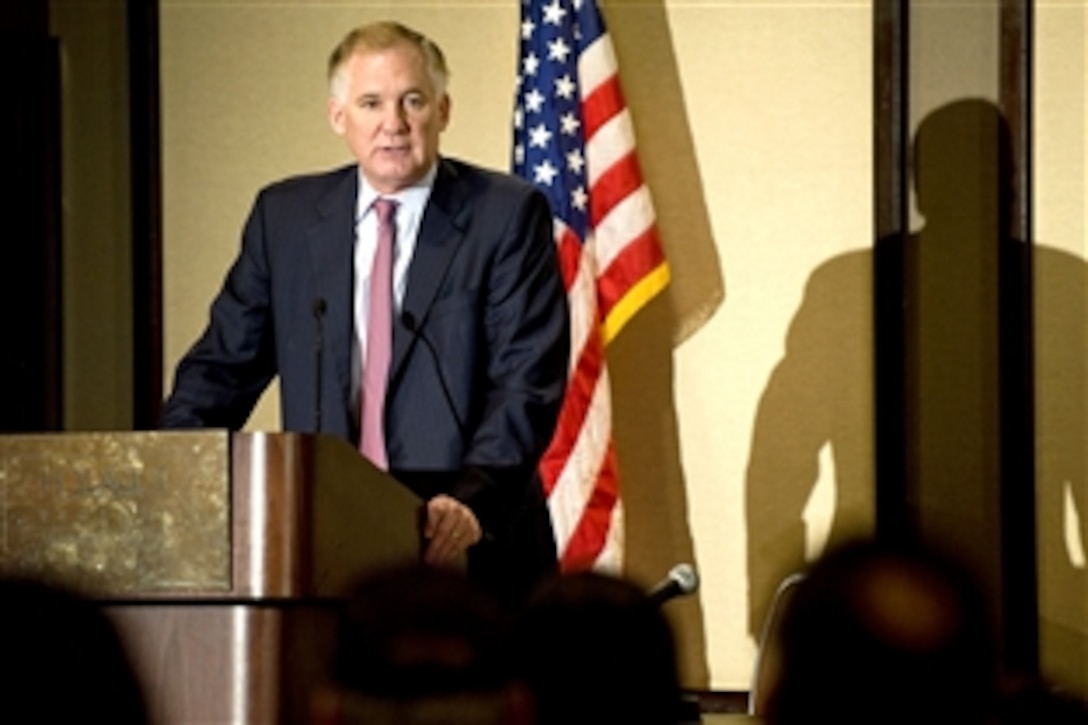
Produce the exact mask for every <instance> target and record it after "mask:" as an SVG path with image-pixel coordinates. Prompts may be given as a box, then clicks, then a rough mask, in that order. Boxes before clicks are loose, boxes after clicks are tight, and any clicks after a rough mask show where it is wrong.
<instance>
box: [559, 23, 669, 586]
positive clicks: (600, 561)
mask: <svg viewBox="0 0 1088 725" xmlns="http://www.w3.org/2000/svg"><path fill="white" fill-rule="evenodd" d="M578 72H579V81H580V88H581V94H582V110H583V121H584V124H585V126H584V129H585V138H586V171H587V174H588V179H589V183H590V188H589V199H590V201H589V203H590V220H591V222H590V228H591V232H590V234H589V238H588V239H585V240H582V241H581V242H580V241H579V240H578V239H577V237H576V236H575V234H574V233H573V232H572V231H571V230H570V229H569V228H567V227H566V226H565V225H564V224H563V223H562V222H561V221H559V220H558V219H557V220H556V244H557V245H558V249H559V257H560V262H561V266H562V268H563V276H564V282H565V284H566V288H567V294H568V297H569V300H570V310H571V366H570V370H571V377H570V381H569V384H568V389H567V395H566V398H565V400H564V402H563V407H562V410H561V412H560V417H559V424H558V427H557V430H556V434H555V437H554V438H553V440H552V443H551V445H550V446H549V448H548V451H547V452H546V453H545V455H544V458H543V460H542V462H541V466H540V470H541V473H542V476H543V479H544V486H545V492H546V493H547V494H548V504H549V507H550V510H551V514H552V521H553V524H554V526H555V534H556V543H557V546H558V548H559V553H560V566H561V568H562V569H563V570H564V571H574V570H580V569H597V570H604V571H612V572H617V573H618V572H620V571H622V568H623V548H624V546H623V544H624V540H623V539H624V527H623V503H622V499H621V496H620V486H619V472H618V468H617V464H616V454H615V450H614V447H613V443H612V405H611V389H610V386H609V378H608V368H607V365H606V362H605V348H606V346H607V345H608V344H609V342H611V341H612V340H613V339H614V338H615V336H616V335H617V334H618V333H619V332H620V330H621V329H622V328H623V326H624V324H626V322H627V321H628V320H629V319H630V318H631V316H632V315H633V314H634V313H635V312H637V311H638V309H639V308H641V307H642V306H643V305H644V304H645V303H646V302H648V301H649V300H650V299H651V298H652V297H653V296H654V295H656V294H657V293H658V292H660V291H661V290H662V289H664V287H665V286H666V285H667V284H668V280H669V271H668V266H667V264H666V262H665V258H664V255H663V254H662V251H661V244H660V239H659V238H658V233H657V226H656V217H655V214H654V209H653V204H652V202H651V199H650V193H649V190H648V189H647V188H646V186H645V184H643V182H642V173H641V170H640V169H639V164H638V158H637V155H636V153H635V135H634V129H633V127H632V124H631V117H630V114H629V113H628V111H627V107H626V104H625V103H624V100H623V93H622V91H621V89H620V84H619V76H618V73H617V64H616V57H615V52H614V51H613V48H612V42H611V39H610V38H609V36H608V34H607V33H605V34H603V35H601V36H600V37H599V38H598V39H597V41H596V42H594V43H593V44H592V45H591V46H590V47H589V48H587V49H586V50H585V51H584V52H583V53H582V56H581V58H580V59H579V63H578Z"/></svg>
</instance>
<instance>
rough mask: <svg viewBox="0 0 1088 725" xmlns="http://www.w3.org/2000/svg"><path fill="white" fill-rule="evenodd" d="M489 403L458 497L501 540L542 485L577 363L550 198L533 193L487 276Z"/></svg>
mask: <svg viewBox="0 0 1088 725" xmlns="http://www.w3.org/2000/svg"><path fill="white" fill-rule="evenodd" d="M484 322H485V324H484V328H485V334H486V347H487V357H486V377H487V383H486V401H485V403H484V405H483V408H482V415H481V416H480V418H479V422H478V424H477V425H476V426H475V427H474V430H473V431H472V433H471V436H470V443H469V448H468V451H467V454H466V456H465V467H464V469H463V471H462V473H461V475H460V477H459V480H458V482H457V484H456V485H455V487H454V491H453V493H454V495H455V496H456V497H457V498H459V499H461V500H463V501H465V502H466V503H468V504H469V505H470V506H471V507H472V508H473V510H474V511H475V512H476V514H477V516H478V517H479V518H480V519H481V523H482V524H483V526H484V528H485V530H487V531H489V532H491V533H495V534H498V535H501V534H502V532H503V531H504V530H505V529H506V528H507V527H508V526H509V525H510V524H511V523H512V522H511V520H510V519H511V512H512V511H515V510H516V509H517V507H518V506H521V505H524V502H525V500H526V490H525V489H526V486H527V485H532V486H536V485H537V482H536V479H535V473H536V467H537V464H538V463H539V460H540V457H541V456H542V455H543V453H544V450H545V449H546V447H547V445H548V443H549V442H550V441H551V437H552V434H553V432H554V429H555V424H556V420H557V418H558V415H559V409H560V406H561V404H562V400H563V394H564V391H565V389H566V382H567V372H568V364H569V358H570V320H569V315H568V308H567V295H566V291H565V290H564V287H563V280H562V276H561V274H560V271H559V263H558V257H557V254H556V249H555V242H554V237H553V232H552V215H551V210H550V208H549V206H548V203H547V201H546V199H545V198H544V197H543V195H541V194H540V193H539V192H537V191H535V190H533V191H531V192H530V193H527V194H526V195H525V198H524V200H523V202H522V204H521V205H520V206H519V207H518V208H516V210H515V211H514V213H512V214H511V216H510V220H509V223H508V224H507V225H506V226H505V229H504V230H503V233H502V235H501V239H500V243H499V245H498V247H497V251H496V255H495V258H494V260H493V266H492V268H491V269H490V271H489V274H488V280H487V291H486V308H485V310H484Z"/></svg>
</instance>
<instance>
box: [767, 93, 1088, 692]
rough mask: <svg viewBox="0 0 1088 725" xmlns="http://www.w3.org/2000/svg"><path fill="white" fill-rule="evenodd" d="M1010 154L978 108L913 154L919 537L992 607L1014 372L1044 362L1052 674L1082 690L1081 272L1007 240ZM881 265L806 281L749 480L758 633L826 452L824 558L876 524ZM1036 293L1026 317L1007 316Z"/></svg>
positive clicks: (969, 106) (856, 255)
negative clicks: (876, 281) (943, 553)
mask: <svg viewBox="0 0 1088 725" xmlns="http://www.w3.org/2000/svg"><path fill="white" fill-rule="evenodd" d="M1010 144H1011V142H1010V137H1009V131H1008V128H1007V125H1006V123H1005V121H1004V118H1003V117H1002V114H1001V111H1000V109H999V108H998V107H997V106H996V105H994V104H993V103H991V102H989V101H985V100H974V99H966V100H958V101H954V102H951V103H949V104H947V105H945V106H942V107H941V108H938V109H937V110H935V111H934V112H932V113H931V114H929V115H927V116H926V118H925V119H924V120H923V122H922V123H921V125H920V126H919V129H918V132H917V134H916V136H915V139H914V158H913V165H914V166H913V172H914V185H915V190H916V194H917V200H918V209H919V212H920V213H921V214H922V215H923V216H924V217H925V224H924V226H922V227H921V228H920V229H919V230H917V231H914V232H912V233H910V234H909V235H904V236H903V239H904V242H905V245H904V246H902V248H901V250H900V251H901V256H900V259H901V261H902V269H901V270H900V274H901V278H902V280H903V283H904V287H903V291H904V294H903V299H902V309H903V314H904V317H903V323H904V331H903V332H904V335H903V341H902V345H903V360H902V369H903V386H904V387H903V390H904V393H905V394H904V406H905V415H904V434H905V438H906V440H907V463H906V466H907V471H906V476H907V479H908V481H909V490H910V491H911V501H910V505H911V507H912V515H914V516H916V518H917V521H916V523H917V524H918V525H919V531H920V533H921V535H922V536H923V538H925V539H927V540H930V541H934V542H936V543H938V544H941V545H943V546H945V548H948V549H950V550H955V551H956V552H957V553H958V554H962V556H963V557H964V561H965V562H966V563H967V564H968V565H969V566H970V567H971V568H972V569H974V570H976V571H978V572H979V575H980V578H981V580H982V584H983V586H984V587H985V589H986V592H987V595H988V596H990V597H991V598H992V599H993V601H1000V599H999V587H1000V579H999V577H1000V570H999V566H1000V562H999V560H998V559H997V557H998V556H999V554H998V553H997V552H1000V551H1001V531H1000V528H999V522H1000V521H1001V518H1000V514H1001V509H1000V502H1001V491H1002V488H1001V486H1002V485H1022V484H1024V482H1023V481H1010V482H1002V481H1001V476H1002V473H1003V471H1005V470H1008V469H1007V464H1008V460H1007V459H1003V458H1002V456H1009V455H1017V451H1022V450H1023V446H1024V445H1025V441H1024V440H1022V439H1020V438H1019V437H1014V436H1012V435H1010V432H1009V430H1010V429H1009V424H1010V422H1011V423H1012V424H1013V430H1015V426H1016V425H1018V424H1019V423H1018V422H1017V421H1009V417H1010V413H1009V411H1010V408H1009V407H1007V406H1008V398H1009V397H1010V395H1012V396H1013V397H1015V396H1016V395H1017V394H1018V393H1017V392H1016V391H1015V390H1013V391H1012V392H1011V393H1010V389H1009V388H1008V387H1006V384H1007V380H1008V378H1009V377H1010V376H1015V375H1018V374H1020V373H1022V372H1023V370H1024V369H1025V368H1017V367H1016V366H1017V365H1019V364H1021V363H1020V362H1019V361H1018V360H1017V358H1020V357H1023V356H1027V357H1028V358H1029V359H1030V354H1031V352H1033V353H1034V361H1033V363H1034V380H1035V391H1034V395H1035V400H1034V403H1035V433H1036V437H1035V440H1036V442H1037V451H1038V452H1037V455H1036V506H1037V517H1036V520H1037V522H1038V524H1037V526H1038V531H1037V533H1038V553H1039V558H1038V561H1039V581H1040V600H1039V601H1040V615H1041V619H1042V624H1043V627H1042V647H1043V661H1044V666H1046V665H1047V662H1048V660H1050V661H1051V662H1052V664H1051V665H1050V666H1051V667H1053V668H1055V675H1058V674H1059V673H1064V674H1062V676H1061V677H1059V678H1058V679H1061V680H1068V678H1069V677H1076V678H1077V679H1078V680H1081V682H1080V683H1079V685H1080V687H1083V684H1084V683H1083V681H1082V680H1083V678H1084V677H1085V676H1086V675H1085V667H1084V655H1085V644H1086V639H1085V632H1086V631H1088V626H1086V614H1088V607H1085V605H1084V602H1085V574H1084V565H1083V548H1082V545H1083V542H1084V541H1085V540H1086V539H1088V537H1086V536H1085V534H1086V528H1085V516H1084V513H1088V512H1086V509H1085V504H1086V503H1088V501H1086V499H1088V495H1086V487H1088V482H1086V481H1085V475H1084V474H1085V471H1084V465H1085V463H1084V455H1083V450H1084V444H1085V441H1086V434H1088V425H1086V408H1085V405H1086V401H1085V397H1084V377H1085V373H1086V360H1088V358H1086V350H1085V323H1086V319H1085V294H1086V291H1088V272H1086V270H1088V268H1086V265H1085V262H1084V260H1082V259H1080V258H1077V257H1076V256H1075V255H1072V254H1068V253H1066V252H1063V251H1060V250H1058V249H1054V248H1050V247H1046V246H1043V245H1040V244H1034V245H1033V244H1031V243H1030V242H1029V241H1026V240H1017V239H1014V238H1012V236H1011V234H1010V230H1009V226H1008V223H1007V222H1008V216H1007V214H1008V210H1009V208H1010V201H1011V196H1010V194H1011V189H1012V174H1013V169H1012V167H1011V158H1012V156H1011V150H1010V149H1011V145H1010ZM889 243H891V244H895V243H896V242H895V241H894V240H879V241H878V245H879V244H889ZM873 262H874V258H873V254H872V252H871V251H870V250H865V251H859V252H850V253H847V254H844V255H840V256H838V257H835V258H833V259H831V260H829V261H828V262H826V263H825V264H824V265H822V266H821V267H820V268H819V269H817V270H816V271H815V272H814V273H813V275H812V277H811V278H810V280H809V282H808V285H807V287H806V290H805V294H804V299H803V301H802V304H801V307H800V309H799V310H798V311H797V313H796V315H795V317H794V319H793V321H792V324H791V326H790V330H789V333H788V337H787V341H786V353H785V356H784V357H783V358H782V360H781V361H780V362H779V364H778V365H777V366H776V368H775V369H774V371H773V372H772V375H771V377H770V379H769V381H768V383H767V387H766V389H765V390H764V393H763V396H762V398H761V400H760V405H759V409H758V412H757V419H756V425H755V432H754V436H753V441H752V449H751V457H750V460H749V466H748V474H747V482H746V499H747V501H746V502H747V521H748V570H749V587H750V589H749V626H750V631H751V632H752V633H758V631H759V628H760V625H761V623H762V621H763V619H764V617H765V615H766V610H767V606H768V603H769V600H770V597H771V595H772V594H773V592H774V591H775V587H777V585H778V582H779V581H780V580H781V579H782V578H783V577H784V576H786V575H787V574H789V573H791V572H793V571H797V570H799V569H801V568H802V567H803V566H804V564H805V561H806V550H805V543H806V529H805V523H804V521H803V518H802V512H803V510H804V508H805V505H806V503H807V501H808V499H809V497H810V495H811V493H812V490H813V488H814V486H815V485H816V483H817V481H818V477H819V476H820V470H819V461H820V453H821V451H822V450H823V449H824V448H825V447H826V448H828V449H829V451H830V458H829V460H830V461H831V462H832V463H833V466H834V471H833V477H834V486H835V503H834V511H833V514H832V519H831V522H830V529H829V531H830V533H829V536H828V545H829V546H834V545H836V544H837V543H839V542H841V541H843V540H844V539H845V538H848V537H849V536H851V535H852V534H854V533H856V532H857V531H859V530H864V529H866V528H868V527H870V526H871V522H872V515H873V510H872V508H873V500H874V489H873V487H874V454H873V443H872V438H873V421H874V417H873V416H874V413H873V410H874V408H873V400H872V394H871V388H872V386H873V358H874V352H873V351H874V335H873V327H872V313H871V312H870V311H871V310H872V299H873V294H874V288H873ZM1032 270H1033V272H1034V275H1033V279H1034V284H1033V286H1032V287H1028V286H1026V285H1027V280H1028V279H1029V278H1028V274H1029V272H1031V271H1032ZM1018 285H1021V287H1018ZM1027 289H1032V292H1033V297H1032V300H1033V304H1034V315H1033V317H1032V316H1031V314H1030V313H1029V311H1028V310H1027V309H1026V304H1023V305H1021V306H1020V307H1018V308H1017V307H1016V306H1015V305H1010V304H1009V303H1008V300H1009V299H1014V300H1015V299H1017V295H1018V294H1020V293H1021V292H1026V290H1027ZM878 293H879V292H878ZM1026 300H1027V297H1026V295H1024V297H1023V298H1022V302H1025V303H1026ZM1032 320H1033V324H1034V338H1033V337H1032ZM1010 365H1011V366H1013V367H1011V368H1010ZM1026 369H1028V370H1030V366H1027V367H1026ZM1003 376H1004V377H1003ZM1003 379H1004V381H1005V382H1004V383H1003ZM1025 394H1026V395H1028V396H1029V398H1030V391H1026V392H1025ZM1003 416H1004V418H1003ZM1021 430H1023V429H1021ZM1028 437H1030V436H1028ZM1027 445H1028V446H1030V441H1028V442H1027ZM811 553H812V552H809V554H810V555H811Z"/></svg>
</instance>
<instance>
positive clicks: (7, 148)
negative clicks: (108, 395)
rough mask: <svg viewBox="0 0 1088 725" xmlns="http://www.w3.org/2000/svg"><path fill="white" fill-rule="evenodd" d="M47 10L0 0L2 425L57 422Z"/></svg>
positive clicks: (52, 103)
mask: <svg viewBox="0 0 1088 725" xmlns="http://www.w3.org/2000/svg"><path fill="white" fill-rule="evenodd" d="M48 20H49V17H48V6H47V3H44V2H35V1H34V0H20V1H14V0H8V1H7V2H5V3H3V4H2V6H0V87H2V88H3V89H4V105H3V110H2V111H0V179H2V181H0V184H2V187H0V218H3V219H4V235H3V244H0V335H2V339H0V431H40V430H57V429H59V428H60V426H61V420H62V417H61V415H62V401H63V398H62V385H61V383H62V378H61V364H60V363H61V295H60V275H61V259H60V216H59V210H60V130H59V128H60V124H59V110H58V108H59V103H58V92H59V88H58V77H59V75H58V69H59V64H58V54H57V46H56V43H55V41H54V40H53V39H51V38H50V37H49V30H48V25H49V23H48Z"/></svg>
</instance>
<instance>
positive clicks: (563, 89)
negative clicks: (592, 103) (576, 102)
mask: <svg viewBox="0 0 1088 725" xmlns="http://www.w3.org/2000/svg"><path fill="white" fill-rule="evenodd" d="M576 90H578V87H577V86H576V85H575V84H574V81H572V80H571V78H570V75H569V74H567V75H564V76H563V77H562V78H556V79H555V95H557V96H559V97H560V98H562V99H563V100H565V101H569V100H570V99H571V98H573V97H574V92H575V91H576Z"/></svg>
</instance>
